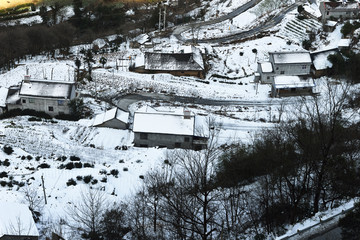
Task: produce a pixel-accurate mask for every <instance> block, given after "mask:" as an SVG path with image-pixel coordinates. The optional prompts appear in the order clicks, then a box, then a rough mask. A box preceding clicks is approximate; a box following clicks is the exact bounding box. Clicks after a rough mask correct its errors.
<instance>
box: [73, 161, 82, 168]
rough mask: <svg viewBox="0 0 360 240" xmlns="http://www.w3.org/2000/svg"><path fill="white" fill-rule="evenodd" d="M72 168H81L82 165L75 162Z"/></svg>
mask: <svg viewBox="0 0 360 240" xmlns="http://www.w3.org/2000/svg"><path fill="white" fill-rule="evenodd" d="M74 166H75V168H82V166H83V165H82V163H81V162H76V163H75V164H74Z"/></svg>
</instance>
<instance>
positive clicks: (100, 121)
mask: <svg viewBox="0 0 360 240" xmlns="http://www.w3.org/2000/svg"><path fill="white" fill-rule="evenodd" d="M128 121H129V113H128V112H125V111H123V110H121V109H119V108H112V109H110V110H107V111H105V112H104V113H101V114H98V115H96V116H95V118H94V121H93V123H92V126H94V127H107V128H116V129H127V127H128Z"/></svg>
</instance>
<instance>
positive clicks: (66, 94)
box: [19, 80, 75, 99]
mask: <svg viewBox="0 0 360 240" xmlns="http://www.w3.org/2000/svg"><path fill="white" fill-rule="evenodd" d="M74 86H75V83H74V82H59V81H48V80H23V81H22V83H21V87H20V92H19V95H20V96H31V97H43V98H64V99H71V94H72V90H73V88H74Z"/></svg>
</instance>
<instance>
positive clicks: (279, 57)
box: [269, 52, 311, 64]
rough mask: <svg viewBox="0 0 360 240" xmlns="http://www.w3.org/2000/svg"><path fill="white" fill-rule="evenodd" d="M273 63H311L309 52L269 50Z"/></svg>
mask: <svg viewBox="0 0 360 240" xmlns="http://www.w3.org/2000/svg"><path fill="white" fill-rule="evenodd" d="M269 55H270V59H271V56H272V57H273V59H274V63H275V64H291V63H311V57H310V53H309V52H269Z"/></svg>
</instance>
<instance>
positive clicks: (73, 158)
mask: <svg viewBox="0 0 360 240" xmlns="http://www.w3.org/2000/svg"><path fill="white" fill-rule="evenodd" d="M70 161H80V158H79V157H77V156H70Z"/></svg>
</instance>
